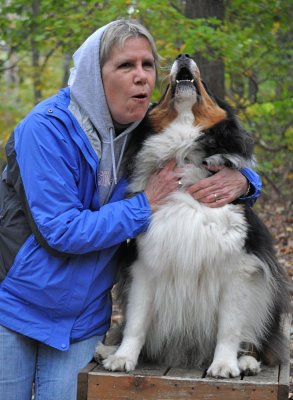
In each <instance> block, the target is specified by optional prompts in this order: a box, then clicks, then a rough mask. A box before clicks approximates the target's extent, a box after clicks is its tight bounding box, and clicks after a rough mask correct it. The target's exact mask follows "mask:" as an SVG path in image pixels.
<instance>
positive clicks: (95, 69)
mask: <svg viewBox="0 0 293 400" xmlns="http://www.w3.org/2000/svg"><path fill="white" fill-rule="evenodd" d="M116 22H117V21H113V22H110V23H109V24H107V25H105V26H103V27H101V28H100V29H98V30H97V31H96V32H94V33H93V34H92V35H91V36H89V37H88V39H87V40H86V41H85V42H84V43H83V44H82V45H81V46H80V47H79V49H78V50H77V51H76V52H75V53H74V54H73V61H74V67H73V68H72V69H71V71H70V77H69V81H68V84H69V86H70V96H71V99H72V100H73V101H74V102H75V103H77V104H78V107H79V108H80V110H81V114H83V115H84V114H85V115H86V116H87V117H88V118H89V119H90V122H91V124H92V125H93V126H94V129H95V130H96V132H97V134H98V136H99V140H100V141H101V148H102V154H101V155H100V166H99V172H98V174H99V176H98V182H99V194H100V204H101V205H102V204H104V203H105V202H107V201H108V200H109V198H110V195H111V193H112V192H113V189H114V186H115V185H116V183H117V180H118V179H119V178H121V175H122V173H123V171H121V170H120V166H121V164H122V158H123V155H124V152H125V149H126V146H127V143H128V140H129V135H130V134H131V132H132V131H133V129H134V128H135V127H136V126H137V125H138V124H139V123H140V121H135V122H134V123H132V124H130V125H129V126H128V127H127V129H126V130H125V131H124V132H122V133H120V134H119V136H116V135H115V128H114V124H113V121H112V117H111V113H110V110H109V108H108V104H107V99H106V95H105V91H104V86H103V81H102V74H101V67H100V43H101V38H102V36H103V34H104V32H105V31H106V30H107V29H108V28H109V27H110V26H111V25H112V24H115V23H116Z"/></svg>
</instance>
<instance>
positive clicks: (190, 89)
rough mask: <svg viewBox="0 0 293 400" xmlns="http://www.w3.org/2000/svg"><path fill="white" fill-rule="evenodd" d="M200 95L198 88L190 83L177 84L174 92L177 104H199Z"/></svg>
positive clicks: (181, 82)
mask: <svg viewBox="0 0 293 400" xmlns="http://www.w3.org/2000/svg"><path fill="white" fill-rule="evenodd" d="M197 98H198V94H197V90H196V87H195V86H194V84H193V83H192V82H190V81H179V82H178V83H176V86H175V90H174V100H175V103H176V102H182V101H184V102H188V103H190V104H195V103H196V102H197Z"/></svg>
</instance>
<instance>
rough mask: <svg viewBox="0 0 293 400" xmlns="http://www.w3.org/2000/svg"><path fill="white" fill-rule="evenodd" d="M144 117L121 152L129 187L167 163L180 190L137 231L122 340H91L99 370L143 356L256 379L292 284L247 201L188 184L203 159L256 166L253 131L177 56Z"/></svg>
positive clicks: (278, 351) (203, 168) (130, 364)
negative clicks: (197, 194) (216, 200)
mask: <svg viewBox="0 0 293 400" xmlns="http://www.w3.org/2000/svg"><path fill="white" fill-rule="evenodd" d="M145 125H146V126H147V128H146V129H145V133H144V134H143V135H142V136H143V138H144V140H141V136H140V139H137V138H138V137H139V135H137V136H136V135H134V136H133V137H134V144H133V145H130V155H129V157H127V159H128V170H129V173H130V174H131V183H130V193H137V192H140V191H143V190H144V189H145V187H146V184H147V182H148V179H149V177H150V175H151V174H152V173H153V172H154V171H156V170H158V169H159V168H161V167H162V166H164V165H165V164H166V163H167V162H168V160H171V159H176V162H177V166H178V167H179V168H180V169H181V170H182V171H183V176H182V178H181V179H180V181H181V186H182V187H180V189H179V190H177V191H175V192H172V193H171V194H170V195H169V196H168V198H167V200H166V201H165V202H164V204H162V205H160V206H159V208H158V210H157V211H155V212H154V213H153V215H152V219H151V222H150V225H149V228H148V230H147V231H146V232H145V233H143V234H140V235H139V237H137V239H136V246H137V255H136V256H137V258H136V259H135V261H134V262H133V263H132V265H131V267H130V271H129V272H130V277H129V280H128V290H127V297H128V299H127V305H126V312H125V321H126V322H125V327H124V332H123V339H122V343H121V344H120V346H119V347H118V348H117V347H107V346H105V345H103V344H99V345H98V347H97V349H96V358H98V357H102V358H104V360H103V366H104V367H105V368H106V369H108V370H113V371H115V370H126V371H131V370H133V369H135V367H136V365H137V362H138V359H139V356H140V355H141V354H143V355H144V356H145V357H146V358H147V359H149V360H152V361H154V362H156V363H159V364H162V365H166V366H172V367H200V368H203V369H204V370H205V371H206V374H207V375H208V376H211V377H215V378H229V377H237V376H239V375H240V374H247V375H254V374H257V373H258V372H259V371H260V368H261V367H260V366H261V362H263V363H266V364H269V365H273V364H277V363H279V362H280V360H281V359H282V358H283V356H284V337H283V334H282V315H283V314H286V313H288V312H289V309H288V307H289V294H288V293H289V291H288V282H287V277H286V274H285V272H284V271H283V269H282V268H281V267H280V266H279V264H278V262H277V260H276V256H275V254H274V249H273V244H272V239H271V236H270V233H269V231H268V229H267V228H266V226H265V225H264V224H263V223H262V222H261V221H260V219H259V218H258V217H257V215H256V214H255V213H254V212H253V211H252V209H251V208H250V207H249V206H248V205H246V204H245V202H243V203H241V202H240V201H238V202H237V201H236V202H235V203H233V204H228V205H225V206H223V207H218V208H209V207H207V206H205V205H204V204H202V203H200V202H199V201H197V200H195V199H194V198H193V197H191V195H190V194H189V193H187V192H186V190H185V188H187V187H188V186H190V185H191V184H193V183H195V182H197V181H198V180H200V179H202V178H205V177H207V176H209V175H210V174H211V172H209V169H208V168H207V167H212V166H213V167H220V166H229V167H231V168H234V169H237V170H239V169H240V168H243V167H251V166H253V165H254V157H253V142H252V139H251V137H250V135H249V134H248V133H247V132H246V131H245V130H244V129H243V128H242V127H241V126H240V124H239V122H238V120H237V118H236V115H235V112H234V111H233V109H232V108H231V107H230V106H229V105H228V104H227V103H226V102H224V101H222V100H219V99H217V98H215V97H214V96H212V95H211V93H210V92H209V91H208V89H207V87H206V85H205V84H204V83H203V82H202V80H201V78H200V71H199V69H198V67H197V65H196V63H195V61H194V60H193V59H192V58H191V57H189V56H188V55H186V54H182V55H179V56H178V57H177V58H176V60H175V62H174V63H173V65H172V68H171V72H170V82H169V85H168V87H167V90H166V92H165V94H164V95H163V97H162V99H161V100H160V101H159V103H158V105H156V106H155V107H154V108H153V109H152V110H151V111H150V113H149V115H148V116H147V121H146V123H145ZM140 129H141V127H140ZM138 148H140V150H139V151H138V154H137V155H136V156H135V157H134V156H133V155H134V154H135V153H136V152H137V150H138ZM131 149H132V150H131ZM131 151H132V155H131ZM133 157H134V158H133Z"/></svg>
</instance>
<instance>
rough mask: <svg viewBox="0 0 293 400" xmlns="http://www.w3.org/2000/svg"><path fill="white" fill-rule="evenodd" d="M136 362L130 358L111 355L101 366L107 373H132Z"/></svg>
mask: <svg viewBox="0 0 293 400" xmlns="http://www.w3.org/2000/svg"><path fill="white" fill-rule="evenodd" d="M136 363H137V360H133V359H132V358H131V357H127V356H126V357H123V356H118V355H116V354H113V355H111V356H109V357H107V358H106V359H105V360H104V361H103V366H104V368H105V369H108V370H109V371H127V372H129V371H133V370H134V369H135V366H136Z"/></svg>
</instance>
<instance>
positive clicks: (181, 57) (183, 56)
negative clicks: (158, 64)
mask: <svg viewBox="0 0 293 400" xmlns="http://www.w3.org/2000/svg"><path fill="white" fill-rule="evenodd" d="M186 58H191V57H190V55H189V54H187V53H183V54H179V55H178V56H177V57H176V60H184V59H186Z"/></svg>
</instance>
